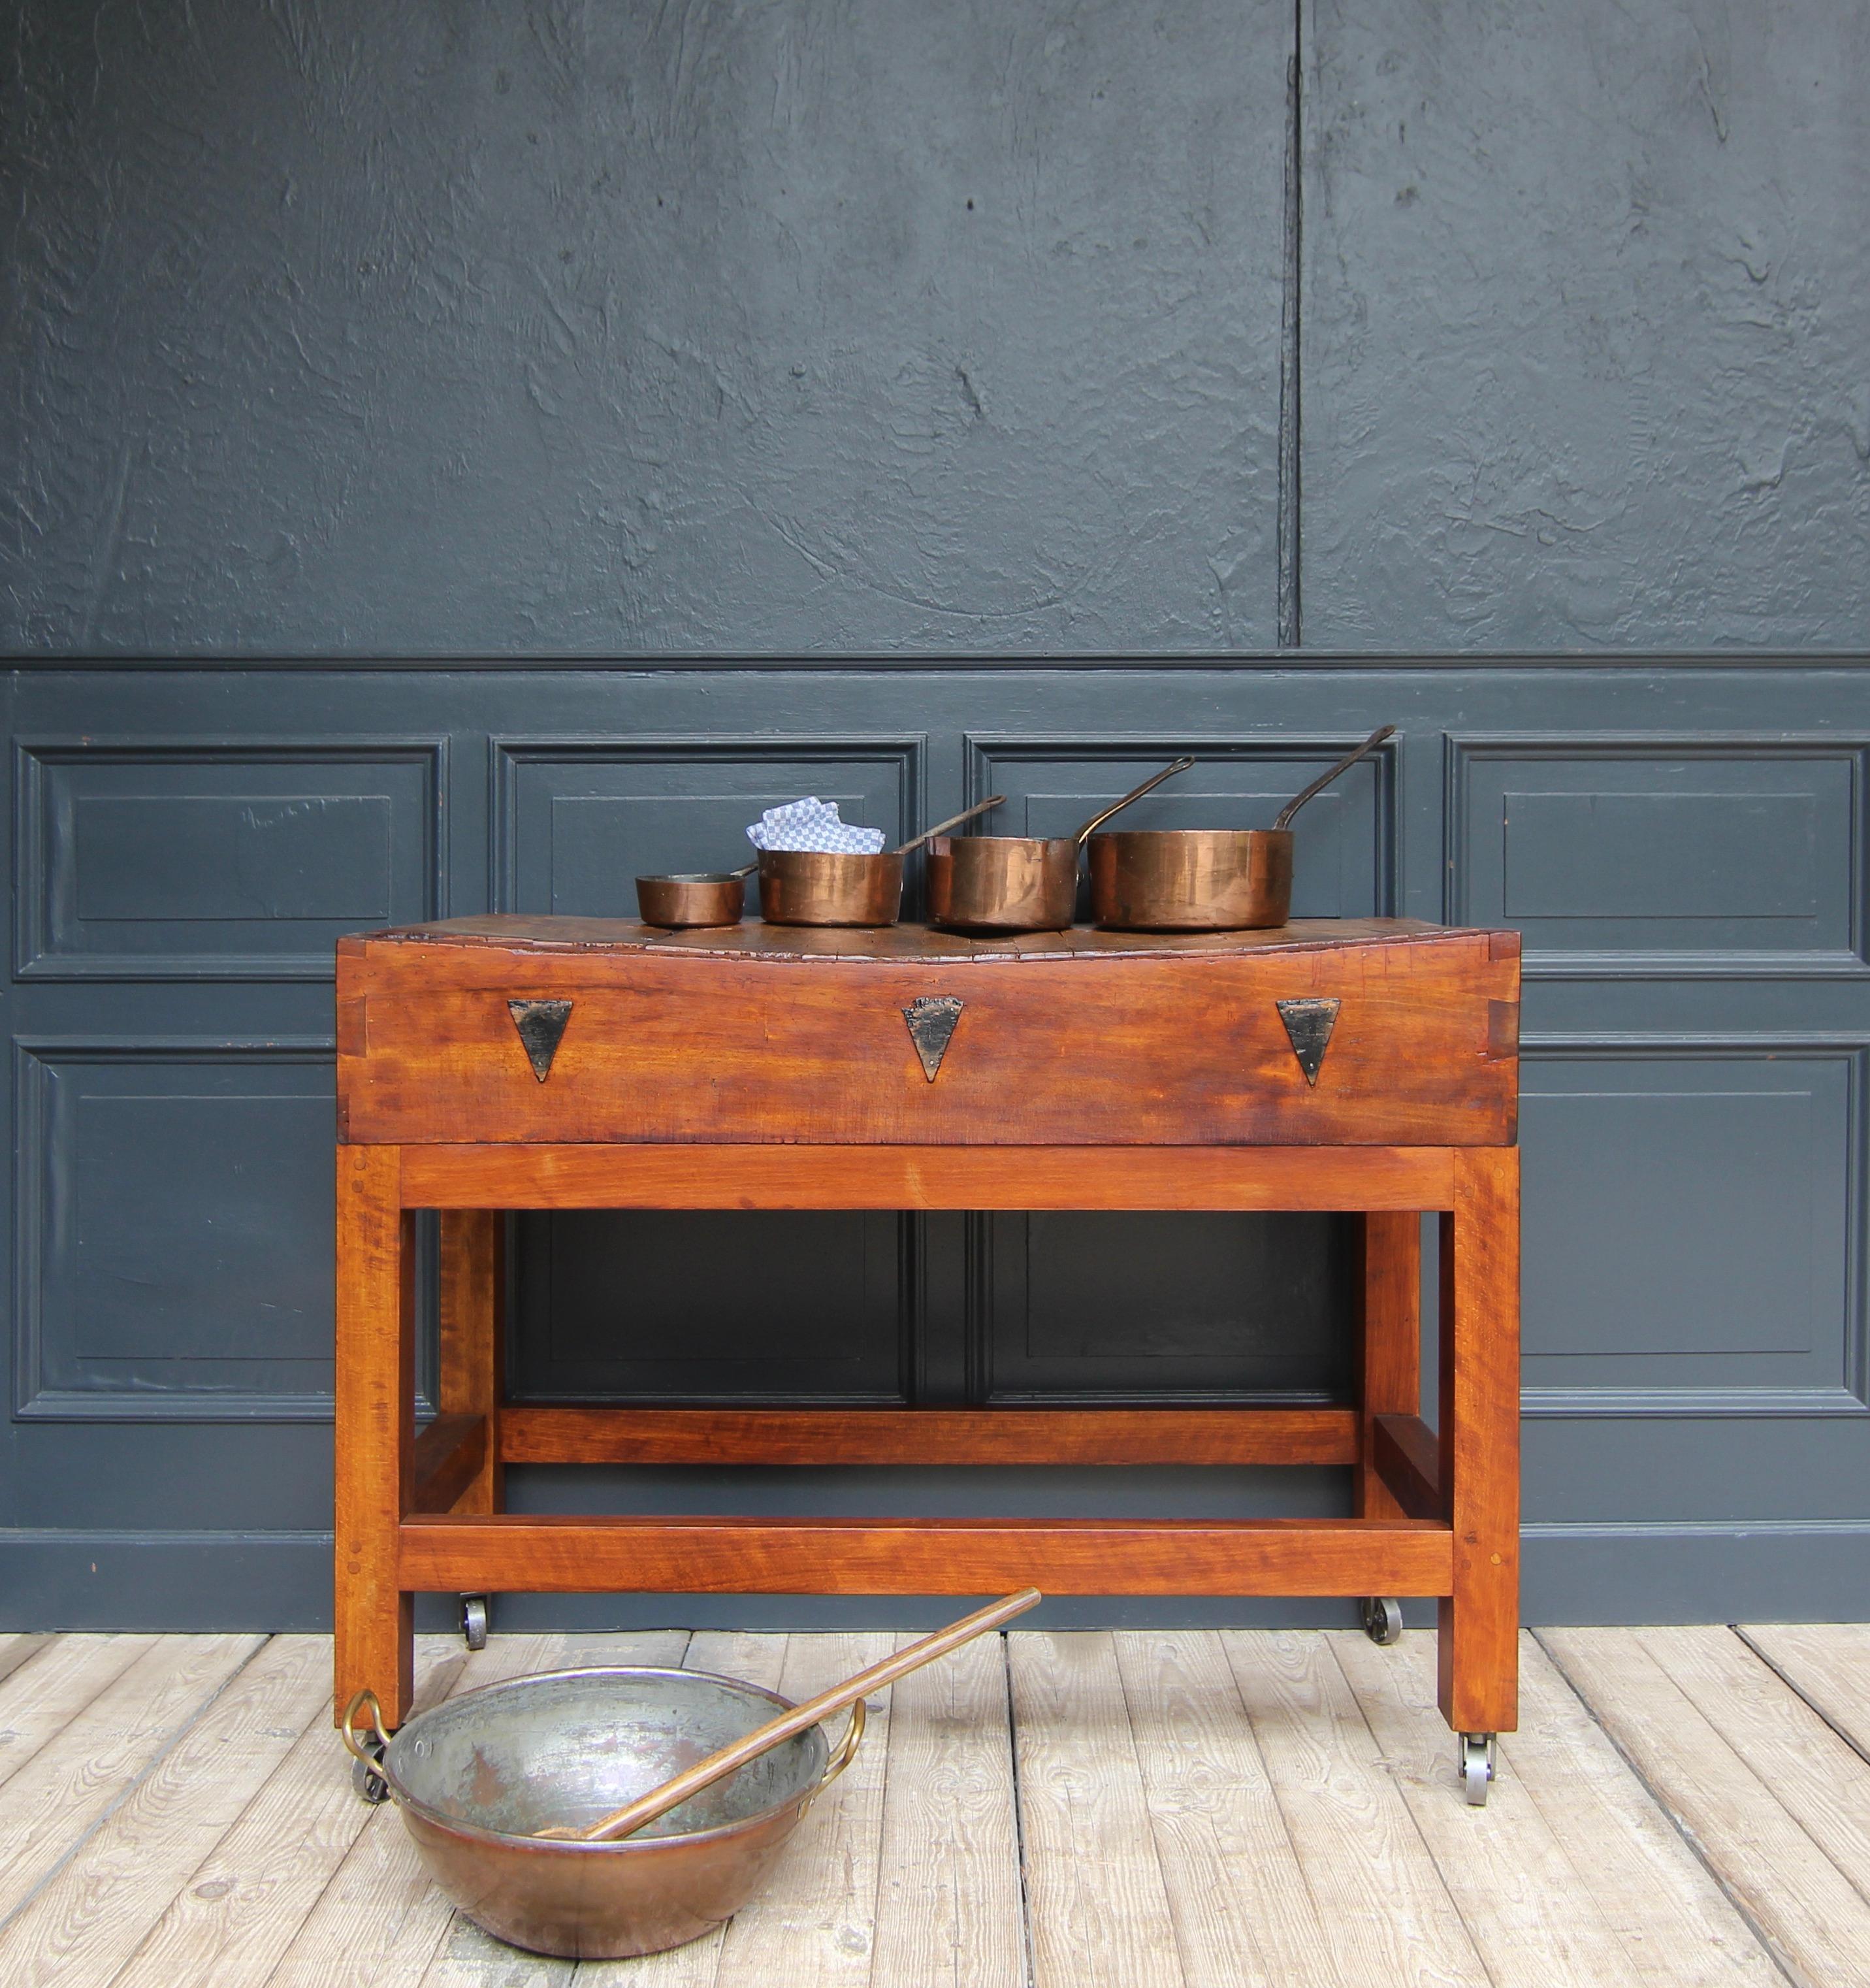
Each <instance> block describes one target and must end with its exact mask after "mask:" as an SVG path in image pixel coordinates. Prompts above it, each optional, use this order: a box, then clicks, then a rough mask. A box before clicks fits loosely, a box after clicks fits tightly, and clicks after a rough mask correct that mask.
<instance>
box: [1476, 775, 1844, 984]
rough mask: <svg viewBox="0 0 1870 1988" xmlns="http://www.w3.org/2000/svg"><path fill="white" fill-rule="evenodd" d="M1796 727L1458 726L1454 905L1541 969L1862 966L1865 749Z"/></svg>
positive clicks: (1738, 970) (1618, 974) (1742, 970)
mask: <svg viewBox="0 0 1870 1988" xmlns="http://www.w3.org/2000/svg"><path fill="white" fill-rule="evenodd" d="M1789 743H1790V742H1787V741H1785V740H1784V739H1783V738H1781V739H1777V740H1775V739H1757V740H1753V741H1749V742H1739V741H1720V742H1716V741H1708V742H1695V741H1692V740H1686V739H1683V740H1675V741H1668V740H1660V739H1659V740H1656V741H1654V742H1645V741H1637V740H1610V739H1607V740H1603V741H1601V742H1591V741H1579V740H1560V739H1553V740H1531V739H1526V740H1514V741H1510V742H1508V741H1489V742H1482V741H1479V740H1475V739H1456V740H1454V741H1453V743H1452V746H1451V756H1450V786H1451V789H1452V791H1451V793H1450V810H1451V816H1452V818H1451V821H1450V830H1451V835H1452V839H1453V864H1454V871H1453V876H1452V877H1451V880H1450V885H1451V887H1450V915H1451V916H1453V917H1454V918H1459V919H1472V920H1474V921H1479V922H1483V923H1487V922H1495V921H1497V922H1500V923H1503V924H1507V925H1513V926H1514V927H1515V928H1517V930H1518V931H1521V933H1522V934H1523V935H1524V940H1525V947H1526V955H1525V965H1526V971H1527V973H1528V974H1529V975H1532V976H1534V977H1535V978H1536V977H1538V976H1541V975H1551V974H1565V975H1572V976H1577V975H1587V976H1588V975H1598V974H1602V975H1608V976H1609V977H1611V978H1612V979H1617V978H1622V977H1626V976H1629V975H1663V976H1668V975H1679V974H1683V973H1689V974H1693V973H1715V974H1723V975H1731V974H1749V973H1754V974H1760V975H1766V976H1769V977H1770V976H1783V975H1800V974H1806V973H1823V974H1837V973H1844V974H1847V975H1850V974H1857V973H1860V972H1864V971H1865V962H1864V958H1863V952H1862V948H1863V918H1862V881H1861V879H1862V874H1863V852H1864V846H1865V844H1864V836H1865V825H1864V820H1863V807H1862V793H1863V783H1864V771H1865V768H1864V753H1863V750H1862V749H1861V748H1858V747H1855V746H1851V745H1845V744H1843V743H1841V742H1840V743H1835V744H1834V743H1831V742H1826V743H1824V744H1818V743H1816V742H1814V743H1813V744H1811V745H1808V746H1806V747H1804V748H1803V749H1787V747H1788V745H1789Z"/></svg>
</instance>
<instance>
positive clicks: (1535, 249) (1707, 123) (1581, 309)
mask: <svg viewBox="0 0 1870 1988" xmlns="http://www.w3.org/2000/svg"><path fill="white" fill-rule="evenodd" d="M1305 12H1306V14H1307V17H1308V76H1309V77H1310V79H1311V90H1310V93H1309V94H1308V99H1307V106H1306V153H1307V159H1308V173H1307V177H1306V182H1305V184H1306V191H1307V195H1308V198H1307V202H1306V208H1305V236H1306V254H1305V299H1304V301H1305V309H1304V314H1303V323H1304V335H1305V541H1304V543H1305V608H1306V634H1307V636H1308V638H1309V639H1311V640H1313V641H1317V642H1318V643H1319V644H1321V645H1323V646H1325V647H1347V648H1359V649H1369V648H1379V649H1400V650H1409V649H1415V648H1419V647H1443V646H1446V647H1458V648H1462V649H1473V650H1482V651H1484V650H1490V649H1491V650H1503V649H1504V650H1512V649H1517V648H1589V647H1599V646H1608V647H1618V646H1623V647H1655V648H1683V647H1695V646H1696V645H1698V644H1720V643H1733V644H1738V645H1742V646H1745V647H1755V648H1757V647H1789V648H1797V647H1805V646H1808V645H1812V644H1818V645H1829V646H1832V647H1849V648H1855V647H1862V645H1863V644H1864V642H1865V637H1866V634H1870V607H1867V606H1866V594H1865V560H1866V558H1867V557H1870V329H1867V327H1870V228H1866V227H1865V225H1864V219H1863V217H1864V215H1865V214H1866V213H1870V90H1867V89H1866V87H1865V84H1866V79H1870V9H1867V8H1864V7H1862V6H1861V5H1836V4H1835V0H1784V3H1783V4H1782V0H1639V4H1638V5H1625V4H1621V0H1532V4H1530V5H1528V4H1514V5H1502V4H1500V0H1448V4H1443V0H1318V4H1317V5H1315V6H1313V5H1311V4H1310V0H1308V4H1307V5H1306V8H1305Z"/></svg>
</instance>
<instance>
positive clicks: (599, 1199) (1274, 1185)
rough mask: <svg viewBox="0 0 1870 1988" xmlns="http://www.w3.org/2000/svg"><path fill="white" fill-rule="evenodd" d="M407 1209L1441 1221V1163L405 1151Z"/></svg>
mask: <svg viewBox="0 0 1870 1988" xmlns="http://www.w3.org/2000/svg"><path fill="white" fill-rule="evenodd" d="M400 1151H401V1154H402V1167H401V1171H400V1177H399V1179H400V1190H399V1191H400V1193H401V1195H402V1197H403V1203H404V1205H405V1206H407V1207H410V1208H464V1207H474V1208H479V1207H484V1206H486V1205H488V1202H489V1201H490V1200H493V1199H499V1200H500V1201H501V1205H502V1206H505V1207H508V1208H828V1209H864V1208H881V1209H903V1208H922V1209H943V1208H949V1209H1094V1210H1095V1209H1210V1210H1214V1211H1217V1212H1230V1211H1234V1210H1240V1211H1243V1212H1256V1211H1272V1212H1280V1211H1284V1212H1299V1211H1302V1210H1307V1209H1318V1210H1329V1209H1371V1208H1374V1209H1385V1208H1390V1209H1411V1210H1413V1209H1442V1208H1451V1207H1452V1206H1453V1195H1454V1187H1453V1179H1454V1172H1453V1158H1452V1155H1450V1152H1449V1151H1446V1149H1445V1148H1436V1147H1399V1146H1332V1147H1321V1146H1284V1147H1274V1148H1255V1147H1242V1148H1234V1147H1203V1146H1147V1147H1134V1146H1133V1147H1129V1148H1125V1147H1121V1146H1114V1147H1099V1148H1089V1147H1087V1148H1082V1149H1078V1150H1075V1151H1074V1150H1071V1149H1068V1148H1058V1147H1009V1146H974V1147H954V1146H946V1147H944V1146H928V1147H905V1146H787V1147H777V1146H764V1147H763V1146H607V1145H598V1146H557V1145H498V1144H494V1145H480V1146H405V1147H403V1148H400Z"/></svg>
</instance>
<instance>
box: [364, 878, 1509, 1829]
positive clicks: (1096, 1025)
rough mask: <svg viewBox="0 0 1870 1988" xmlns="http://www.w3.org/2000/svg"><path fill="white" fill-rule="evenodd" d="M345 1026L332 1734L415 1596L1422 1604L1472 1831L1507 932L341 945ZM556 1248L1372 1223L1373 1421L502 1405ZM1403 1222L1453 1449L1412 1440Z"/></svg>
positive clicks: (481, 937)
mask: <svg viewBox="0 0 1870 1988" xmlns="http://www.w3.org/2000/svg"><path fill="white" fill-rule="evenodd" d="M337 1015H338V1127H339V1131H338V1137H339V1141H341V1143H340V1144H339V1148H338V1182H337V1186H338V1199H337V1207H338V1225H337V1235H338V1245H337V1248H338V1259H337V1519H336V1524H337V1615H336V1625H337V1651H336V1666H337V1692H336V1698H337V1702H338V1704H339V1706H343V1705H344V1704H345V1703H346V1702H348V1700H349V1698H350V1696H351V1695H352V1693H353V1692H354V1691H356V1689H358V1688H359V1687H360V1686H363V1685H369V1686H370V1688H371V1689H373V1691H374V1692H376V1696H377V1698H378V1699H379V1700H380V1702H381V1705H382V1706H383V1716H384V1718H385V1720H386V1723H387V1724H388V1725H389V1726H391V1727H394V1726H397V1724H399V1723H400V1722H401V1721H402V1720H403V1718H404V1716H406V1714H407V1712H408V1709H409V1702H410V1647H411V1638H410V1630H411V1605H412V1601H413V1596H414V1595H415V1594H417V1593H420V1592H432V1591H441V1592H459V1593H467V1594H473V1593H476V1592H478V1591H503V1590H505V1591H531V1592H538V1591H657V1592H665V1593H687V1592H694V1591H713V1592H720V1593H730V1594H744V1593H754V1592H758V1593H771V1594H827V1593H838V1594H969V1595H971V1594H987V1593H990V1592H993V1591H998V1590H1001V1589H1004V1588H1010V1587H1018V1586H1020V1585H1021V1584H1025V1583H1028V1582H1031V1583H1032V1584H1034V1585H1035V1586H1038V1587H1042V1588H1044V1589H1045V1591H1047V1592H1048V1593H1050V1594H1240V1595H1245V1594H1288V1595H1298V1594H1307V1595H1325V1594H1329V1595H1346V1596H1352V1597H1365V1598H1366V1599H1372V1598H1379V1597H1398V1596H1405V1595H1431V1594H1432V1595H1436V1596H1439V1597H1440V1678H1441V1689H1440V1697H1441V1706H1442V1709H1443V1712H1445V1714H1446V1716H1447V1719H1448V1722H1449V1723H1450V1726H1452V1727H1453V1729H1454V1730H1455V1731H1456V1732H1457V1733H1460V1734H1461V1735H1463V1736H1474V1737H1473V1738H1472V1739H1464V1740H1463V1755H1464V1757H1465V1758H1466V1759H1467V1760H1468V1762H1469V1766H1468V1769H1467V1772H1468V1776H1469V1785H1470V1792H1473V1790H1475V1789H1476V1788H1477V1787H1478V1788H1479V1789H1480V1792H1481V1793H1484V1774H1483V1772H1482V1770H1481V1769H1480V1767H1478V1765H1477V1763H1478V1762H1479V1760H1480V1758H1481V1756H1482V1755H1483V1754H1484V1752H1485V1750H1486V1747H1487V1742H1488V1739H1489V1738H1490V1736H1491V1735H1493V1734H1494V1733H1498V1732H1500V1731H1502V1730H1505V1729H1510V1728H1511V1727H1512V1726H1513V1725H1514V1723H1515V1709H1514V1705H1515V1690H1516V1682H1517V1678H1516V1672H1517V1665H1516V1652H1515V1630H1516V1627H1517V1621H1518V1558H1519V1530H1518V1511H1519V1505H1518V1426H1519V1423H1518V1415H1519V1395H1518V1387H1519V1354H1518V1328H1519V1262H1518V1250H1519V1154H1518V1151H1517V1146H1516V1144H1515V1139H1516V1111H1517V1092H1518V1062H1517V1044H1518V1027H1517V1023H1518V1015H1519V941H1518V938H1517V935H1515V934H1514V933H1511V932H1506V931H1453V930H1448V929H1444V928H1440V927H1437V926H1433V925H1421V924H1417V923H1416V922H1414V921H1410V920H1407V919H1388V918H1374V919H1330V920H1318V921H1297V922H1294V923H1293V924H1291V925H1286V926H1284V927H1281V928H1279V929H1278V930H1275V931H1257V932H1230V933H1220V934H1197V935H1149V936H1143V935H1120V934H1114V933H1105V932H1092V931H1082V930H1075V931H1069V932H1065V933H1041V934H1035V935H1031V936H1028V937H1023V938H1012V939H1005V940H988V939H968V938H958V937H951V936H949V935H944V934H941V933H937V932H931V931H926V930H924V929H923V928H920V927H918V926H899V927H896V928H891V929H889V930H886V931H874V932H860V931H825V930H807V929H799V928H792V929H786V928H777V927H771V926H761V925H750V926H746V927H742V928H732V929H728V930H724V931H707V932H689V933H664V932H659V931H653V930H651V929H650V928H647V927H646V926H643V925H633V924H628V923H623V922H620V921H600V920H595V919H589V920H588V919H580V918H528V917H488V918H461V919H455V920H453V921H449V922H447V923H444V924H439V925H420V926H415V927H411V928H407V929H404V930H400V931H386V932H378V933H374V934H372V935H368V936H365V937H359V938H347V939H344V940H343V941H341V942H339V948H338V978H337ZM548 1208H635V1209H1219V1210H1228V1209H1243V1210H1244V1209H1338V1210H1348V1211H1352V1212H1355V1213H1356V1214H1358V1215H1360V1216H1361V1218H1362V1221H1361V1233H1362V1273H1361V1280H1360V1285H1359V1288H1360V1290H1361V1292H1362V1306H1361V1317H1360V1319H1359V1327H1360V1340H1361V1353H1360V1357H1359V1362H1358V1372H1359V1388H1358V1398H1357V1399H1356V1401H1355V1402H1352V1403H1346V1404H1345V1405H1338V1406H1320V1407H1314V1408H1292V1407H1284V1408H1251V1407H1240V1408H1161V1409H1139V1408H1048V1409H1011V1408H970V1409H947V1408H925V1409H924V1408H902V1409H895V1408H851V1409H848V1410H846V1409H831V1410H826V1409H785V1408H776V1409H761V1410H757V1411H756V1410H748V1411H734V1410H721V1409H705V1410H702V1409H681V1408H599V1407H581V1408H541V1407H526V1406H522V1405H517V1404H515V1405H508V1404H506V1403H505V1401H504V1400H503V1399H502V1386H501V1375H502V1371H503V1361H502V1355H501V1317H500V1298H501V1290H502V1286H503V1283H504V1277H503V1273H502V1268H501V1251H500V1237H501V1231H502V1226H503V1225H502V1223H501V1219H500V1215H501V1211H504V1210H506V1209H548ZM420 1209H438V1210H440V1227H441V1242H442V1262H441V1292H440V1307H441V1372H440V1398H439V1401H438V1404H437V1406H438V1410H439V1412H438V1413H437V1416H436V1418H435V1419H434V1421H433V1422H431V1423H430V1425H428V1426H427V1428H425V1429H424V1430H423V1431H422V1432H420V1434H418V1433H417V1428H416V1425H415V1421H414V1410H413V1400H414V1388H413V1359H414V1344H413V1321H412V1310H413V1308H412V1303H411V1297H410V1293H411V1290H412V1286H413V1276H412V1270H411V1259H412V1249H411V1245H410V1229H411V1220H412V1217H413V1212H415V1211H417V1210H420ZM1427 1211H1435V1212H1438V1213H1439V1214H1440V1219H1441V1231H1440V1233H1441V1247H1440V1260H1441V1289H1442V1300H1441V1320H1440V1327H1441V1358H1440V1388H1441V1398H1440V1415H1439V1417H1438V1427H1439V1433H1438V1432H1437V1431H1436V1430H1435V1429H1431V1428H1430V1425H1429V1424H1428V1423H1427V1422H1425V1421H1424V1420H1423V1418H1421V1415H1420V1414H1419V1409H1420V1406H1421V1402H1420V1392H1419V1389H1420V1381H1419V1361H1418V1354H1419V1320H1418V1293H1419V1286H1420V1238H1421V1224H1420V1221H1419V1216H1420V1215H1421V1214H1422V1213H1423V1212H1427ZM512 1462H527V1463H546V1462H552V1463H563V1462H586V1463H600V1462H602V1463H623V1462H629V1463H657V1464H662V1463H708V1464H723V1463H748V1464H754V1463H758V1464H772V1463H788V1462H789V1463H810V1464H824V1463H850V1464H859V1463H863V1464H879V1463H929V1462H943V1463H1023V1464H1045V1463H1055V1464H1084V1463H1107V1464H1119V1463H1123V1464H1139V1463H1217V1464H1301V1463H1302V1464H1338V1465H1346V1466H1349V1467H1350V1468H1351V1469H1352V1472H1353V1474H1354V1480H1355V1513H1356V1516H1354V1517H1352V1518H1349V1519H1340V1518H1332V1519H1291V1518H1287V1519H1244V1520H1225V1521H1223V1520H1209V1519H1202V1520H1163V1519H1158V1520H1115V1519H1080V1520H1060V1519H930V1518H914V1519H892V1518H889V1517H878V1518H862V1519H852V1518H825V1519H800V1518H792V1517H788V1518H778V1519H769V1518H762V1517H694V1518H684V1517H649V1518H632V1517H596V1518H592V1517H584V1516H579V1517H572V1516H564V1517H559V1516H552V1517H536V1516H505V1513H504V1511H503V1500H502V1496H501V1469H502V1466H504V1465H505V1464H507V1463H512ZM1366 1615H1367V1617H1368V1618H1370V1619H1372V1621H1373V1622H1375V1623H1376V1624H1378V1625H1380V1623H1381V1620H1382V1611H1381V1610H1380V1609H1379V1610H1377V1611H1374V1612H1372V1611H1366ZM1372 1633H1377V1630H1376V1628H1373V1630H1372ZM1476 1798H1478V1797H1476Z"/></svg>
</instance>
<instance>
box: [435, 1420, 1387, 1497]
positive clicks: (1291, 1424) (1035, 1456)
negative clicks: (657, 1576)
mask: <svg viewBox="0 0 1870 1988" xmlns="http://www.w3.org/2000/svg"><path fill="white" fill-rule="evenodd" d="M425 1440H426V1436H425ZM501 1443H502V1445H503V1446H504V1448H505V1454H506V1460H507V1462H509V1463H636V1464H650V1463H657V1464H669V1463H734V1464H754V1463H761V1464H781V1463H795V1464H802V1465H812V1466H816V1465H821V1464H830V1463H838V1464H897V1463H900V1464H936V1463H946V1464H966V1463H998V1464H1143V1463H1187V1464H1194V1463H1213V1464H1265V1463H1282V1464H1299V1463H1313V1464H1327V1463H1336V1464H1345V1463H1350V1462H1354V1461H1355V1459H1356V1455H1357V1417H1356V1412H1355V1410H1354V1409H1351V1408H509V1409H508V1410H507V1412H506V1413H505V1416H504V1418H502V1422H501ZM418 1449H420V1444H419V1445H418ZM419 1484H420V1480H418V1486H419ZM417 1509H419V1510H445V1509H446V1508H445V1507H444V1506H437V1505H434V1504H432V1503H431V1504H427V1505H423V1504H419V1505H418V1508H417ZM1399 1516H1400V1515H1399Z"/></svg>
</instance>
